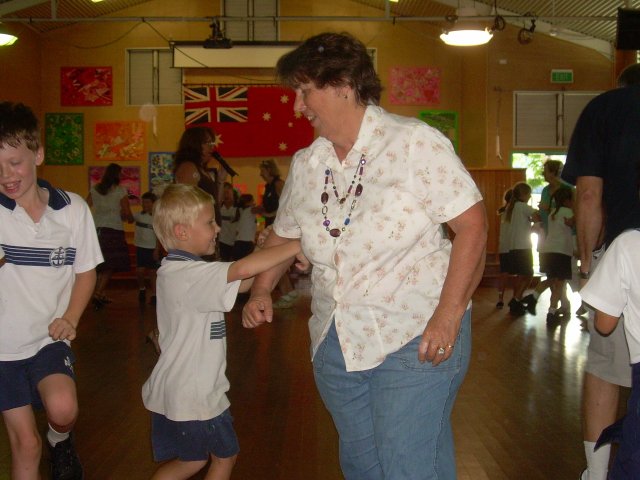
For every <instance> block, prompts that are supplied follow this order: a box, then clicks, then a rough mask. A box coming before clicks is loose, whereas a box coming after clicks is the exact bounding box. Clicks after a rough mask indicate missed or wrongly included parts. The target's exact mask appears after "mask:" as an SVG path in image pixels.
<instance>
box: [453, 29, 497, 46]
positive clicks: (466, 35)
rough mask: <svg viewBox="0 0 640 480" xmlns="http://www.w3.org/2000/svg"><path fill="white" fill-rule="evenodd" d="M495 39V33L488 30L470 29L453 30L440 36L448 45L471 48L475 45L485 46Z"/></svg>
mask: <svg viewBox="0 0 640 480" xmlns="http://www.w3.org/2000/svg"><path fill="white" fill-rule="evenodd" d="M492 38H493V33H491V32H490V31H489V29H488V28H485V29H484V30H480V29H471V28H470V29H468V30H466V29H465V30H451V31H449V32H444V33H443V34H442V35H440V39H441V40H442V41H443V42H444V43H446V44H447V45H453V46H456V47H471V46H474V45H484V44H485V43H488V42H489V40H491V39H492Z"/></svg>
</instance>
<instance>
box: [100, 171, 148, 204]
mask: <svg viewBox="0 0 640 480" xmlns="http://www.w3.org/2000/svg"><path fill="white" fill-rule="evenodd" d="M106 169H107V167H98V166H92V167H89V189H91V187H93V186H94V185H95V184H97V183H98V182H100V179H101V178H102V175H104V171H105V170H106ZM120 186H121V187H124V188H125V189H126V190H127V193H128V194H129V203H131V205H139V204H140V167H122V172H121V173H120Z"/></svg>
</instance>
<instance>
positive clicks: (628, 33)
mask: <svg viewBox="0 0 640 480" xmlns="http://www.w3.org/2000/svg"><path fill="white" fill-rule="evenodd" d="M616 48H617V49H618V50H640V10H630V9H625V8H618V31H617V34H616Z"/></svg>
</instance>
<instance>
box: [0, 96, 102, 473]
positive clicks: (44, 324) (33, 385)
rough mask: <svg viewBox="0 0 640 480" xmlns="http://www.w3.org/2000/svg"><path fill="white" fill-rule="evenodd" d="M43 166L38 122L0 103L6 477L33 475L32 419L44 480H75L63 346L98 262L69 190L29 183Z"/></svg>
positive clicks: (71, 402) (20, 108)
mask: <svg viewBox="0 0 640 480" xmlns="http://www.w3.org/2000/svg"><path fill="white" fill-rule="evenodd" d="M43 161H44V149H43V148H42V145H41V143H40V131H39V128H38V120H37V119H36V117H35V115H34V114H33V112H32V110H31V109H30V108H29V107H27V106H25V105H23V104H21V103H18V104H15V103H11V102H1V103H0V177H2V182H0V246H1V248H2V251H3V252H4V259H3V260H4V262H5V263H4V265H2V268H0V305H2V308H0V411H2V417H3V419H4V423H5V427H6V429H7V432H8V435H9V442H10V444H11V471H12V474H13V478H25V479H26V478H33V479H36V478H40V476H39V463H40V457H41V455H42V446H41V445H42V443H41V440H40V436H39V435H38V427H37V424H36V419H35V415H34V408H35V409H44V411H45V414H46V418H47V422H48V424H49V427H48V431H47V434H46V438H47V440H46V443H47V444H48V446H49V449H50V451H51V454H50V458H51V478H52V479H54V480H62V479H65V480H67V479H72V480H73V479H81V478H83V469H82V465H81V464H80V460H79V458H78V456H77V454H76V451H75V447H74V440H73V438H72V437H71V430H72V429H73V426H74V424H75V421H76V419H77V417H78V399H77V396H76V384H75V376H74V372H73V363H74V361H75V357H74V355H73V352H72V351H71V348H70V342H71V341H72V340H74V339H75V338H76V333H77V331H76V329H77V327H78V323H79V321H80V317H81V316H82V313H83V312H84V309H85V307H86V306H87V303H88V302H89V300H90V299H91V295H92V292H93V289H94V287H95V284H96V270H95V267H96V265H98V264H99V263H101V262H102V261H103V257H102V254H101V252H100V245H99V243H98V237H97V235H96V231H95V225H94V223H93V218H92V216H91V211H90V210H89V207H88V205H87V204H86V203H85V201H84V200H83V199H82V198H81V197H80V196H78V195H76V194H75V193H71V192H66V191H63V190H60V189H57V188H54V187H53V186H51V185H50V184H49V183H48V182H46V181H44V180H41V179H38V178H37V171H36V167H37V166H38V165H41V164H42V162H43Z"/></svg>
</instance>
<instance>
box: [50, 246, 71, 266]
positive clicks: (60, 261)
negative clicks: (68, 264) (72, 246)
mask: <svg viewBox="0 0 640 480" xmlns="http://www.w3.org/2000/svg"><path fill="white" fill-rule="evenodd" d="M66 258H67V252H66V250H65V249H64V247H58V248H54V249H53V250H51V254H50V255H49V264H51V266H52V267H55V268H60V267H63V266H64V263H65V260H66Z"/></svg>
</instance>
